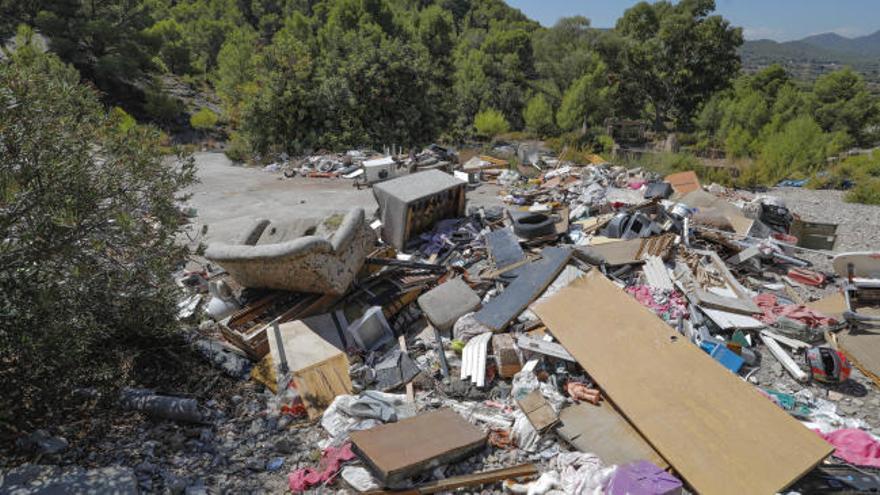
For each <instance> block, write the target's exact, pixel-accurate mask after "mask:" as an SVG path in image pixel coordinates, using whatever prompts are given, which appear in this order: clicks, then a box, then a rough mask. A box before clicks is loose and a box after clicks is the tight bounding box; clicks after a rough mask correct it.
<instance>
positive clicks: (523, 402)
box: [516, 389, 559, 432]
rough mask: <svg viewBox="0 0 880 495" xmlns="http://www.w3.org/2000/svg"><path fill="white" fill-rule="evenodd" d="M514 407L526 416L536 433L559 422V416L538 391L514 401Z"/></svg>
mask: <svg viewBox="0 0 880 495" xmlns="http://www.w3.org/2000/svg"><path fill="white" fill-rule="evenodd" d="M516 405H518V406H519V408H520V409H522V412H524V413H525V414H526V418H527V419H528V420H529V423H531V424H532V427H533V428H535V430H537V431H539V432H540V431H545V430H547V429H548V428H550V427H551V426H553V425H555V424H556V422H557V421H559V416H557V415H556V411H554V410H553V406H551V405H550V404H549V403H548V402H547V399H545V398H544V395H543V394H541V391H540V390H537V389H535V390H532V391H531V392H529V393H528V395H526V396H525V397H523V398H522V399H519V400H517V401H516Z"/></svg>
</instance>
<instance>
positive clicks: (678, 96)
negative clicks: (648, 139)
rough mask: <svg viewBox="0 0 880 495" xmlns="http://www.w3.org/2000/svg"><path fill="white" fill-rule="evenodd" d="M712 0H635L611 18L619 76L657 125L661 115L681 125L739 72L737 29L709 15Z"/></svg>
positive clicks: (661, 124) (661, 123) (739, 35)
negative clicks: (651, 0) (616, 35)
mask: <svg viewBox="0 0 880 495" xmlns="http://www.w3.org/2000/svg"><path fill="white" fill-rule="evenodd" d="M713 10H715V2H714V0H687V1H681V2H678V3H675V4H673V3H671V2H669V1H658V2H654V3H648V2H640V3H638V4H636V5H635V6H633V7H632V8H630V9H628V10H627V11H626V12H625V13H624V14H623V17H621V18H620V19H619V20H618V21H617V27H616V31H617V32H618V33H619V34H620V35H622V37H623V40H622V53H621V56H622V57H621V58H622V60H623V62H621V63H620V70H621V71H622V77H623V79H624V80H625V81H627V84H625V86H626V90H627V91H632V92H633V94H634V96H635V97H636V98H637V100H636V101H638V102H641V104H642V105H643V108H644V109H646V111H647V112H648V114H650V115H651V116H652V117H653V120H654V124H655V127H657V128H662V127H664V125H665V122H666V121H667V119H672V120H673V121H674V122H675V123H676V125H677V126H678V127H687V126H688V125H689V123H690V120H691V118H692V117H693V116H694V115H695V114H696V112H697V110H698V109H699V108H700V106H701V105H702V104H703V103H704V102H705V101H706V100H708V99H709V98H710V97H711V96H712V94H713V93H715V92H716V91H718V90H720V89H723V88H725V87H727V86H728V85H729V84H730V80H731V79H732V78H733V77H734V76H735V75H736V74H737V72H738V71H739V67H740V63H739V56H738V55H737V48H739V46H740V45H742V43H743V37H742V31H741V29H740V28H734V27H732V26H731V25H730V23H729V22H728V21H727V20H725V19H724V18H723V17H721V16H717V15H709V14H710V13H711V12H712V11H713Z"/></svg>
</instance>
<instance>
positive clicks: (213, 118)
mask: <svg viewBox="0 0 880 495" xmlns="http://www.w3.org/2000/svg"><path fill="white" fill-rule="evenodd" d="M218 120H219V117H217V114H216V113H214V112H212V111H211V109H209V108H202V109H201V110H199V111H198V112H196V113H194V114H193V115H192V116H191V117H190V118H189V124H190V125H191V126H192V127H193V129H197V130H200V131H204V130H208V129H213V128H214V126H216V125H217V121H218Z"/></svg>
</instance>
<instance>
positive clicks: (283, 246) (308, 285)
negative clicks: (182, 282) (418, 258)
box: [205, 208, 376, 295]
mask: <svg viewBox="0 0 880 495" xmlns="http://www.w3.org/2000/svg"><path fill="white" fill-rule="evenodd" d="M332 223H334V222H333V220H332V217H331V219H328V220H325V222H324V225H327V224H332ZM276 233H277V230H273V227H272V224H271V222H269V221H268V220H262V221H260V222H258V223H257V225H256V226H255V227H254V228H253V229H252V231H251V232H250V233H248V235H246V236H245V243H244V244H238V245H230V244H212V245H210V246H209V247H208V249H207V251H205V257H206V258H208V259H209V260H211V261H214V262H216V263H217V264H219V265H220V266H222V267H223V268H224V269H226V271H227V272H229V274H230V275H231V276H232V277H233V278H234V279H235V280H236V281H237V282H238V283H239V284H241V285H242V286H244V287H260V288H270V289H281V290H287V291H294V292H310V293H318V294H336V295H339V294H344V293H345V292H346V291H347V290H348V288H349V286H351V283H352V282H353V281H354V279H355V276H356V275H357V273H358V271H359V270H360V269H361V267H362V266H363V264H364V259H365V258H366V257H367V254H368V253H369V251H370V250H371V249H372V248H373V245H374V244H375V240H376V239H375V234H374V232H373V230H372V229H370V227H369V225H367V223H366V221H365V218H364V210H363V208H354V209H352V210H351V211H349V212H348V213H347V214H346V215H345V217H344V218H343V219H342V221H341V223H339V226H338V228H336V230H335V232H333V234H332V235H331V236H330V237H329V239H327V238H324V237H321V236H318V235H306V236H304V237H299V238H297V239H285V238H283V236H280V237H281V238H278V239H273V240H275V241H276V242H272V243H269V244H265V243H262V242H261V239H263V238H264V237H273V236H274V235H275V234H276Z"/></svg>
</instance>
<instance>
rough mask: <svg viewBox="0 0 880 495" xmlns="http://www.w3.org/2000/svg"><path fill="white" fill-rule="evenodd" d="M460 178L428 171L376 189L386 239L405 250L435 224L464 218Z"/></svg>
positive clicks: (374, 192) (394, 180) (463, 187)
mask: <svg viewBox="0 0 880 495" xmlns="http://www.w3.org/2000/svg"><path fill="white" fill-rule="evenodd" d="M466 185H467V183H466V182H465V181H462V180H460V179H456V178H455V177H453V176H451V175H449V174H445V173H443V172H440V171H439V170H428V171H425V172H418V173H415V174H410V175H406V176H404V177H398V178H396V179H392V180H389V181H386V182H382V183H380V184H376V185H375V186H373V196H375V198H376V202H377V203H379V215H380V220H381V221H382V232H381V236H382V240H384V241H385V242H387V243H388V244H390V245H392V246H394V247H395V248H397V249H403V248H404V247H405V246H406V243H407V241H409V240H410V239H411V238H413V237H414V236H416V235H418V234H421V233H422V232H424V231H426V230H429V229H430V228H431V227H432V226H433V225H434V223H435V222H437V221H438V220H443V219H447V218H460V217H463V216H464V213H465V210H464V209H465V186H466Z"/></svg>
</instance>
